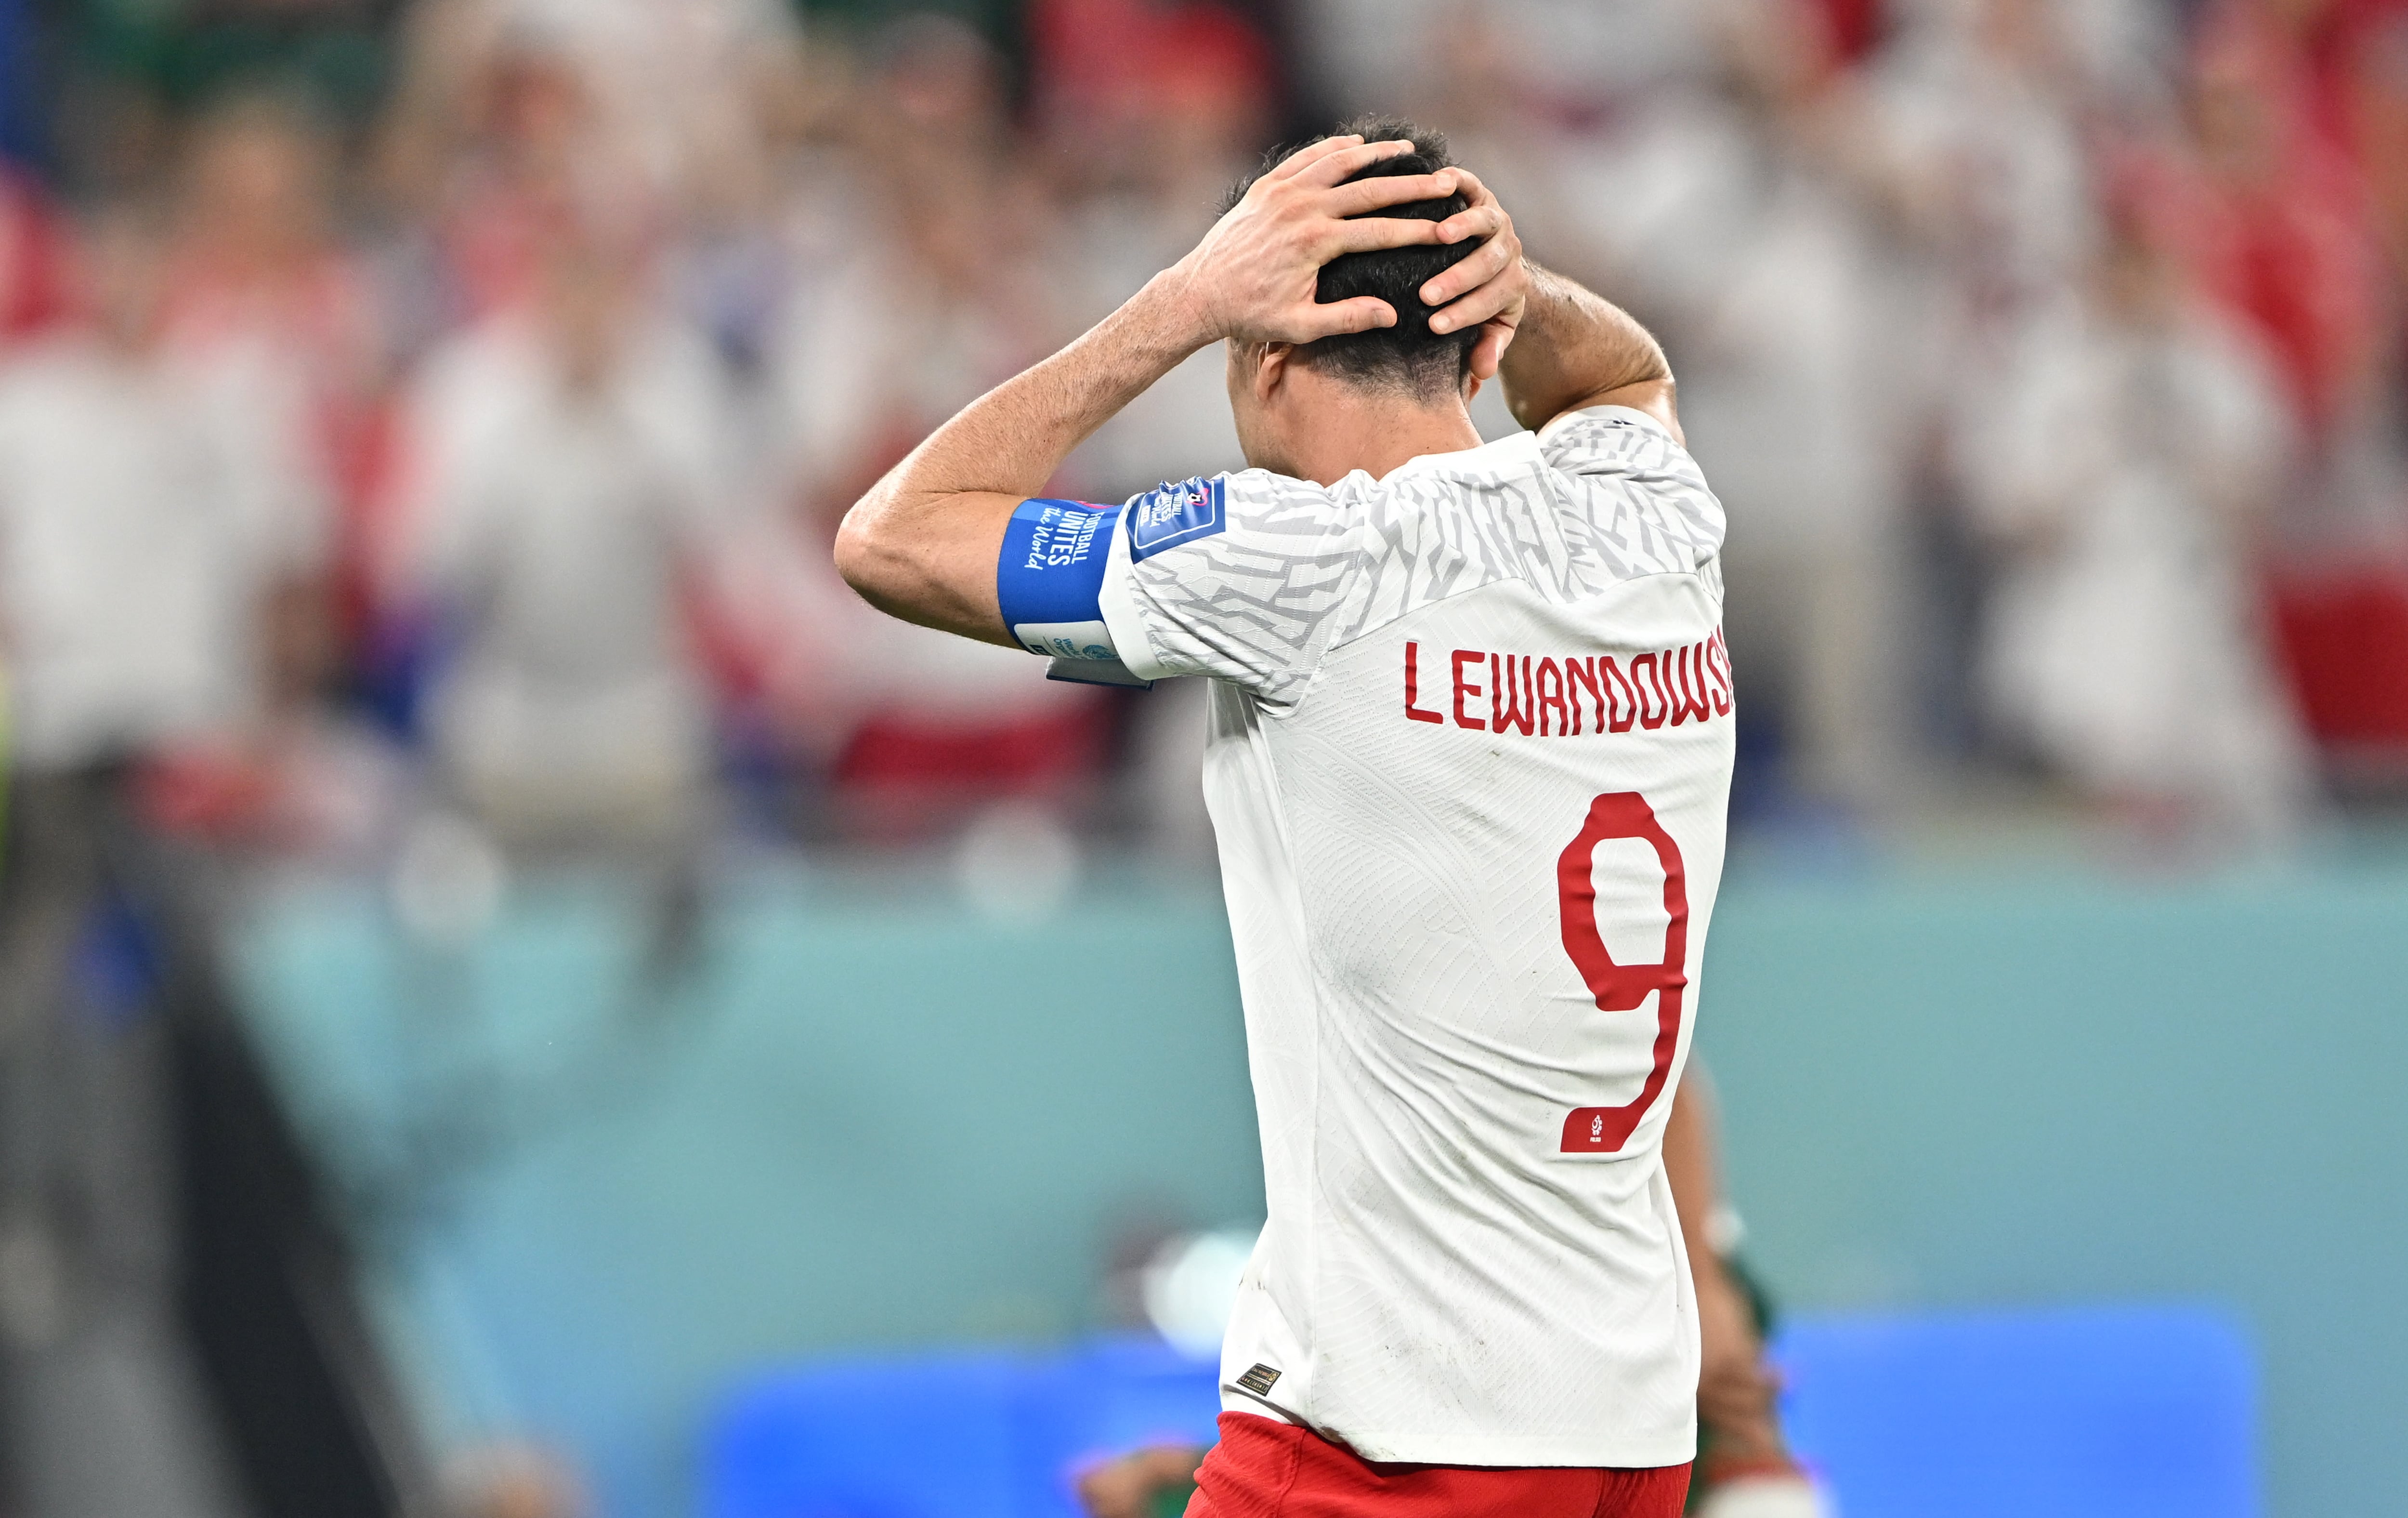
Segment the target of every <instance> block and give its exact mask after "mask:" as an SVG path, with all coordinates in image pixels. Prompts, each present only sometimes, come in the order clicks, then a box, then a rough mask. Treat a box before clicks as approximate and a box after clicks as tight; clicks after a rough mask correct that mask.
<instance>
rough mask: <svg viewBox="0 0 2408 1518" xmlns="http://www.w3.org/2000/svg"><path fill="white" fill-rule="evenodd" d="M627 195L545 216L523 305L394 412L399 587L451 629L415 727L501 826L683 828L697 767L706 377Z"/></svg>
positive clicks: (646, 833) (717, 436) (484, 814)
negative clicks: (695, 615)
mask: <svg viewBox="0 0 2408 1518" xmlns="http://www.w3.org/2000/svg"><path fill="white" fill-rule="evenodd" d="M648 237H649V232H648V229H647V228H646V226H645V224H644V220H643V218H642V216H641V215H640V213H639V212H638V211H636V210H631V209H628V208H625V207H617V208H566V207H565V208H562V209H561V211H560V215H559V218H558V220H557V221H556V222H555V223H554V224H552V226H551V227H550V228H549V229H548V230H547V232H546V239H545V242H544V244H543V246H542V248H541V249H540V252H539V254H538V264H537V277H536V289H535V295H534V298H533V299H532V300H531V301H529V302H528V303H527V304H526V305H525V306H523V307H522V308H518V309H514V310H510V311H504V312H501V313H498V314H496V315H495V316H493V317H491V318H488V319H487V320H486V321H485V322H483V323H482V324H480V325H478V326H476V327H474V328H473V329H471V330H469V331H467V332H466V333H465V334H463V335H461V336H459V337H457V338H454V339H452V340H450V341H448V342H446V343H445V344H444V345H442V346H441V347H440V348H438V349H437V351H436V352H435V353H434V354H432V355H431V356H430V357H429V359H428V361H427V363H426V365H425V368H424V370H423V373H422V374H421V375H420V376H419V377H418V379H417V381H416V382H415V383H414V384H413V386H412V389H411V393H410V395H409V400H408V419H407V421H406V422H405V423H404V429H405V436H406V437H407V438H408V440H409V441H408V442H407V444H406V445H405V446H406V447H407V448H408V450H409V459H408V461H407V462H406V464H405V465H404V466H403V468H404V470H405V479H406V484H405V485H404V487H403V492H402V499H403V506H402V511H403V513H404V516H405V520H406V523H407V528H406V530H407V537H408V542H409V559H408V562H407V565H406V567H405V572H406V574H407V576H408V578H407V580H406V582H405V587H404V593H405V595H414V596H415V597H418V598H423V599H425V600H431V601H432V602H433V603H434V605H435V606H436V607H437V609H438V612H439V617H438V626H439V627H441V629H443V630H442V631H441V633H440V634H439V635H438V636H440V637H441V638H442V639H443V640H445V641H446V643H448V644H449V646H448V647H447V649H446V650H445V658H444V661H443V662H444V667H443V669H442V671H441V672H440V674H439V675H438V676H437V686H436V687H435V689H434V690H433V691H432V692H431V694H430V697H429V701H430V716H429V726H430V730H431V733H432V736H433V740H434V746H435V750H436V753H437V758H438V759H439V760H440V762H441V764H442V767H443V769H444V771H445V772H446V774H447V776H448V778H449V779H450V780H451V782H452V784H453V785H454V786H455V787H456V788H457V789H458V791H459V792H460V794H461V795H462V796H463V797H464V798H465V799H466V801H467V802H469V803H470V804H471V805H472V806H473V807H474V808H475V810H476V811H477V812H478V814H479V815H480V817H481V818H482V819H483V820H484V821H485V822H486V823H487V824H488V825H489V826H491V827H492V828H494V829H495V831H497V832H498V833H499V834H500V835H501V836H502V837H503V838H504V839H505V840H506V841H508V842H510V843H513V844H520V845H526V846H567V847H572V848H574V847H582V846H592V845H596V844H600V845H609V846H622V847H633V848H636V849H638V850H647V849H651V850H658V849H663V848H666V847H667V846H672V845H679V844H682V843H685V842H688V841H690V840H691V839H692V836H693V833H694V830H695V827H696V825H697V823H698V822H699V821H700V820H701V818H702V815H703V811H704V804H705V802H706V793H707V788H708V784H709V780H710V769H711V763H712V748H711V716H710V697H709V693H708V691H707V690H706V688H705V686H704V682H703V680H702V678H701V676H700V674H699V673H698V672H697V670H696V668H695V659H694V654H693V650H692V648H691V645H690V643H689V641H688V638H687V635H686V623H685V619H684V614H683V610H682V603H681V595H682V593H683V592H682V590H681V585H682V583H683V582H682V580H681V576H682V575H683V574H684V572H685V571H687V570H688V569H689V568H691V567H692V566H693V565H695V563H697V562H698V561H699V560H700V559H701V558H703V557H705V556H707V555H708V553H709V552H710V546H711V543H712V540H713V534H712V527H713V522H714V519H715V518H716V517H717V516H719V515H720V514H722V513H724V511H725V510H726V509H727V507H728V505H729V497H730V495H731V493H732V491H733V489H734V488H735V485H734V483H733V481H732V479H731V470H730V468H729V463H728V457H727V452H728V446H729V439H728V413H727V406H726V397H725V394H724V383H723V377H722V375H721V374H720V372H719V371H718V369H717V368H716V364H715V360H714V358H713V355H712V354H711V353H710V348H709V346H708V344H707V343H706V342H705V341H704V340H702V339H701V338H700V336H699V335H697V334H696V333H695V332H694V331H692V330H691V329H689V328H687V327H685V326H684V325H681V324H679V323H677V322H676V321H674V320H673V319H672V318H670V317H669V316H668V315H667V313H666V311H665V310H664V307H663V303H662V302H661V300H660V299H659V297H658V294H657V291H656V289H655V287H654V285H653V283H652V282H651V279H650V270H649V268H648V267H647V264H646V260H645V257H644V250H645V245H646V241H647V239H648Z"/></svg>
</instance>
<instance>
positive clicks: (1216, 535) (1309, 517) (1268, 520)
mask: <svg viewBox="0 0 2408 1518" xmlns="http://www.w3.org/2000/svg"><path fill="white" fill-rule="evenodd" d="M1343 514H1344V513H1343V511H1342V508H1341V506H1340V502H1339V501H1338V499H1336V498H1335V497H1334V496H1333V495H1332V494H1331V493H1330V492H1329V491H1328V490H1326V489H1324V488H1323V487H1322V486H1320V485H1317V484H1313V483H1312V482H1311V481H1310V480H1297V479H1293V478H1291V477H1289V476H1287V475H1284V474H1274V473H1272V472H1271V471H1270V470H1259V469H1256V470H1237V471H1234V472H1229V473H1222V474H1212V475H1198V476H1197V477H1195V478H1193V479H1187V480H1176V481H1169V482H1166V483H1165V484H1159V485H1156V486H1154V488H1153V489H1152V490H1147V491H1143V492H1140V494H1138V495H1135V496H1132V497H1130V498H1129V499H1128V503H1127V507H1126V514H1125V531H1126V534H1127V538H1128V545H1129V557H1130V559H1131V560H1132V561H1135V562H1139V563H1142V562H1143V561H1145V560H1146V559H1149V558H1152V557H1154V556H1156V555H1157V554H1163V553H1168V552H1169V551H1171V550H1173V549H1177V548H1183V547H1188V546H1191V545H1193V546H1199V547H1203V546H1227V540H1229V539H1231V538H1235V539H1237V540H1239V541H1242V542H1254V541H1256V540H1268V541H1265V542H1260V543H1259V544H1258V545H1259V546H1264V547H1271V546H1274V545H1275V543H1276V541H1277V540H1279V539H1283V538H1288V539H1298V540H1301V539H1306V538H1312V539H1321V538H1326V537H1328V536H1329V535H1330V534H1331V533H1332V532H1333V531H1334V530H1338V529H1340V528H1342V525H1343V524H1342V517H1343ZM1215 540H1221V542H1217V543H1216V542H1215Z"/></svg>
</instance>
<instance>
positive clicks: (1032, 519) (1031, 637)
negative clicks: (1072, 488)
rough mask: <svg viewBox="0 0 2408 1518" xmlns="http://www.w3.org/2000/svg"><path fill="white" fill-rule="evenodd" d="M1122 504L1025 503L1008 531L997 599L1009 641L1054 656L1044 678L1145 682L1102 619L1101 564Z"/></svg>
mask: <svg viewBox="0 0 2408 1518" xmlns="http://www.w3.org/2000/svg"><path fill="white" fill-rule="evenodd" d="M1122 510H1123V508H1121V507H1118V506H1096V505H1091V504H1089V503H1088V502H1086V501H1082V500H1044V499H1034V500H1024V501H1022V502H1021V503H1020V505H1019V506H1018V507H1017V508H1015V509H1014V510H1013V512H1012V513H1011V522H1010V523H1008V524H1007V525H1006V526H1005V528H1004V529H1003V552H1002V554H1001V555H1000V556H999V557H997V558H996V565H995V599H996V603H997V604H998V605H1000V606H1001V607H1002V608H1003V625H1004V627H1005V628H1006V629H1009V630H1010V631H1011V636H1012V640H1013V641H1014V642H1016V643H1019V644H1020V646H1022V647H1023V648H1025V649H1027V650H1028V651H1029V652H1030V653H1032V654H1042V655H1046V656H1049V657H1051V658H1053V660H1054V664H1053V667H1052V668H1051V669H1049V670H1048V671H1047V672H1046V675H1047V678H1049V679H1054V680H1071V681H1078V682H1082V683H1085V684H1092V685H1111V686H1144V685H1150V684H1151V683H1152V682H1150V681H1147V680H1142V679H1140V678H1139V677H1137V676H1136V675H1134V674H1131V673H1130V672H1128V670H1127V668H1126V667H1125V665H1123V664H1122V663H1121V660H1120V651H1119V650H1118V649H1117V648H1115V647H1114V646H1113V644H1112V632H1111V628H1109V627H1107V626H1105V624H1104V611H1103V589H1104V566H1105V564H1106V563H1108V562H1109V561H1110V560H1111V552H1112V533H1113V531H1114V530H1115V528H1117V527H1118V525H1119V523H1120V518H1121V513H1122Z"/></svg>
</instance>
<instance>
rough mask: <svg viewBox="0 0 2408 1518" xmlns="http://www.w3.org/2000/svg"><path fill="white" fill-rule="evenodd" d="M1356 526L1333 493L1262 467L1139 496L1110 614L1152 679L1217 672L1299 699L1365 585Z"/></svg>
mask: <svg viewBox="0 0 2408 1518" xmlns="http://www.w3.org/2000/svg"><path fill="white" fill-rule="evenodd" d="M1362 560H1363V549H1362V546H1361V541H1360V538H1359V535H1358V533H1357V531H1356V529H1355V525H1354V524H1353V523H1352V522H1351V521H1350V519H1349V517H1348V515H1347V513H1344V512H1343V511H1342V510H1341V508H1340V504H1339V502H1338V501H1336V500H1335V499H1333V498H1332V497H1331V495H1330V493H1329V492H1328V491H1326V490H1324V489H1322V488H1321V487H1320V486H1318V485H1315V484H1310V483H1308V482H1305V481H1301V480H1291V479H1288V478H1286V477H1284V476H1282V475H1275V474H1271V473H1269V472H1268V471H1266V470H1246V471H1244V472H1243V473H1240V474H1225V475H1216V476H1214V477H1212V478H1211V479H1195V480H1188V481H1185V482H1183V483H1182V484H1166V485H1164V486H1162V487H1161V488H1159V489H1156V490H1150V491H1147V492H1146V493H1145V494H1143V495H1141V496H1138V497H1136V498H1134V499H1131V500H1130V501H1129V503H1128V506H1127V508H1126V510H1125V512H1124V513H1122V516H1121V521H1120V526H1119V530H1118V531H1117V532H1116V533H1115V534H1114V536H1113V539H1112V544H1111V558H1110V559H1109V561H1108V562H1107V564H1106V566H1105V571H1104V579H1103V586H1102V596H1101V602H1102V610H1103V616H1104V620H1105V622H1106V623H1107V624H1108V625H1109V626H1110V627H1111V632H1112V641H1113V643H1114V645H1115V646H1116V647H1117V648H1118V650H1119V652H1120V657H1121V659H1122V662H1124V663H1125V664H1126V665H1127V666H1128V667H1129V669H1130V670H1131V671H1133V672H1136V673H1137V674H1139V675H1141V676H1143V677H1145V678H1147V679H1164V678H1168V677H1171V676H1176V675H1188V674H1209V675H1212V676H1215V677H1216V678H1219V679H1223V680H1227V681H1229V682H1231V683H1233V684H1235V685H1238V686H1240V687H1244V688H1245V689H1247V690H1251V691H1253V692H1254V693H1255V694H1256V695H1258V696H1261V697H1262V698H1264V699H1265V700H1266V701H1269V702H1271V703H1272V704H1274V705H1286V704H1289V703H1291V702H1292V701H1294V700H1295V698H1296V696H1297V693H1298V692H1300V691H1301V689H1302V687H1303V686H1304V684H1305V682H1306V681H1307V680H1309V679H1310V678H1311V676H1312V671H1313V669H1314V667H1315V666H1316V665H1317V664H1318V663H1319V662H1320V658H1321V656H1322V653H1323V652H1324V651H1325V650H1326V648H1327V647H1328V646H1329V643H1330V639H1331V636H1332V634H1333V632H1334V630H1335V629H1337V627H1338V626H1339V625H1340V622H1341V620H1342V617H1343V614H1344V613H1345V610H1346V608H1347V606H1348V604H1349V603H1350V601H1351V600H1353V599H1354V598H1355V596H1356V594H1357V593H1358V591H1359V590H1360V588H1361V580H1362V575H1361V574H1360V573H1359V571H1360V569H1361V567H1362Z"/></svg>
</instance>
